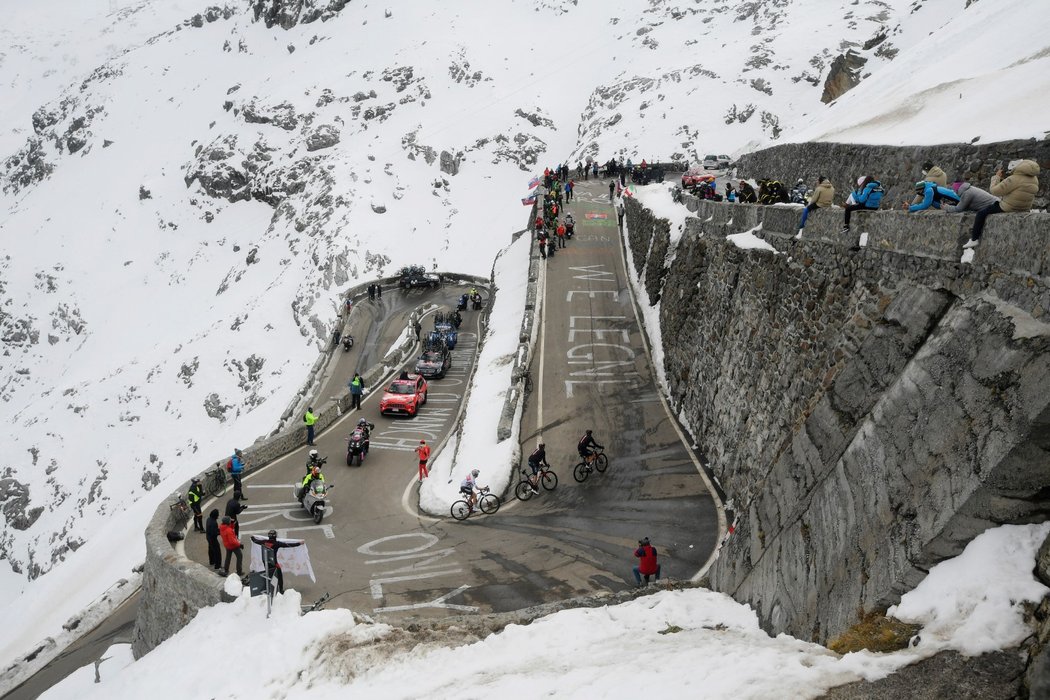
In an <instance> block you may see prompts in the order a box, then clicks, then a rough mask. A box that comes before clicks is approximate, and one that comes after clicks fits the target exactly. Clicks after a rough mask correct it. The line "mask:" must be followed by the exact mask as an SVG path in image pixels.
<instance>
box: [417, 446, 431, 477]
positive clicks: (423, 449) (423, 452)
mask: <svg viewBox="0 0 1050 700" xmlns="http://www.w3.org/2000/svg"><path fill="white" fill-rule="evenodd" d="M416 454H417V455H419V483H421V484H422V483H423V479H425V478H427V477H428V476H430V472H429V471H428V470H427V460H428V459H430V445H428V444H427V441H426V440H420V441H419V447H417V448H416Z"/></svg>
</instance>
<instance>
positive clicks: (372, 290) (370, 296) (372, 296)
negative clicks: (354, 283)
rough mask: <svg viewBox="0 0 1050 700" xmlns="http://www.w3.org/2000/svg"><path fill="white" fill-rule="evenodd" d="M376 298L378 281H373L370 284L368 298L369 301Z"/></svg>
mask: <svg viewBox="0 0 1050 700" xmlns="http://www.w3.org/2000/svg"><path fill="white" fill-rule="evenodd" d="M375 299H376V283H375V282H373V283H372V284H370V285H368V300H369V301H375Z"/></svg>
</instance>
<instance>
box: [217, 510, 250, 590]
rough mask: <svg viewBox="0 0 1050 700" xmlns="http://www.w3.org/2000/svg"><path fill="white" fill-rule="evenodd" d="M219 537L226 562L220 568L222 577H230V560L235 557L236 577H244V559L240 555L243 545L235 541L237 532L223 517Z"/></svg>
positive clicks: (226, 518) (237, 540) (228, 519)
mask: <svg viewBox="0 0 1050 700" xmlns="http://www.w3.org/2000/svg"><path fill="white" fill-rule="evenodd" d="M219 537H221V538H222V546H223V547H225V548H226V562H225V563H224V564H223V567H222V573H223V575H224V576H229V575H230V559H232V558H233V557H234V556H236V557H237V575H238V576H244V557H243V556H242V555H241V550H242V549H244V545H242V544H241V541H240V540H239V539H237V532H236V530H235V529H234V526H233V523H232V522H231V521H230V518H229V517H224V518H223V519H222V525H220V526H219Z"/></svg>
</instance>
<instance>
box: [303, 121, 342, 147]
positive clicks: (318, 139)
mask: <svg viewBox="0 0 1050 700" xmlns="http://www.w3.org/2000/svg"><path fill="white" fill-rule="evenodd" d="M337 143H339V129H337V128H336V127H335V126H334V125H332V124H321V125H320V126H317V127H315V128H314V129H312V130H311V131H310V134H309V135H308V136H307V137H306V150H308V151H319V150H321V149H322V148H329V147H331V146H334V145H336V144H337Z"/></svg>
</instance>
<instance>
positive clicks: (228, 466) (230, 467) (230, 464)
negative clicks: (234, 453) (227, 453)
mask: <svg viewBox="0 0 1050 700" xmlns="http://www.w3.org/2000/svg"><path fill="white" fill-rule="evenodd" d="M226 471H228V472H232V471H233V457H230V459H229V460H228V461H227V462H226Z"/></svg>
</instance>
